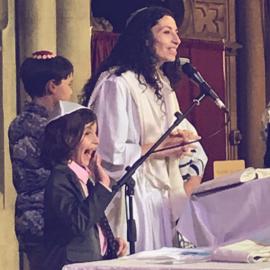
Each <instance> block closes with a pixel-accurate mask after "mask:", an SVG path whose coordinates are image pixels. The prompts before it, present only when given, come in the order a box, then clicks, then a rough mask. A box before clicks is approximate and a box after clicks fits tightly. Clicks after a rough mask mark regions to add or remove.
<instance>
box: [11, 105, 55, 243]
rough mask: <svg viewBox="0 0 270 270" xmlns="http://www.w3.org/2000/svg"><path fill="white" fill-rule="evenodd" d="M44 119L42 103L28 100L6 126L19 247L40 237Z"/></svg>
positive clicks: (45, 172) (42, 224) (36, 240)
mask: <svg viewBox="0 0 270 270" xmlns="http://www.w3.org/2000/svg"><path fill="white" fill-rule="evenodd" d="M47 121H48V111H47V110H46V108H45V107H42V106H40V105H38V104H36V103H28V104H26V106H25V108H24V111H23V112H22V113H21V114H20V115H18V116H17V117H16V118H15V119H14V120H13V121H12V123H11V124H10V126H9V130H8V137H9V150H10V158H11V162H12V173H13V184H14V187H15V189H16V192H17V199H16V204H15V230H16V235H17V238H18V240H19V243H20V245H21V246H22V247H23V246H25V245H32V244H35V243H39V241H41V240H42V238H43V231H44V218H43V211H44V203H43V200H44V189H45V185H46V182H47V179H48V177H49V173H50V172H49V171H48V170H46V169H45V168H43V167H42V162H41V160H40V153H41V145H42V141H43V135H44V129H45V126H46V123H47Z"/></svg>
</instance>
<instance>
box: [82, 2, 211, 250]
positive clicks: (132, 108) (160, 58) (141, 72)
mask: <svg viewBox="0 0 270 270" xmlns="http://www.w3.org/2000/svg"><path fill="white" fill-rule="evenodd" d="M180 43H181V41H180V39H179V37H178V31H177V25H176V23H175V20H174V18H173V15H172V13H171V12H170V11H169V10H167V9H164V8H161V7H150V8H143V9H141V10H138V11H137V12H135V13H134V14H132V15H131V17H130V18H129V20H128V22H127V25H126V29H125V30H124V32H123V33H122V35H121V36H120V37H119V40H118V42H117V44H116V46H115V47H114V49H113V50H112V52H111V54H110V56H109V57H108V58H107V59H106V60H105V62H104V63H103V64H102V65H101V67H100V69H99V70H98V72H97V74H96V75H95V76H94V77H93V78H92V79H90V80H89V81H88V83H87V84H86V85H85V88H84V94H83V102H84V104H88V105H89V106H90V107H91V108H92V109H93V110H94V111H95V112H96V114H97V116H98V121H99V135H100V138H101V141H102V143H101V144H100V146H99V149H98V150H99V152H100V153H101V155H102V157H103V159H104V167H105V168H106V169H107V172H108V173H109V175H110V177H111V178H112V179H113V180H115V181H117V180H118V179H119V178H120V177H121V176H122V175H123V174H124V172H125V168H126V167H127V166H128V165H131V164H133V163H134V161H136V160H137V159H138V158H139V157H140V156H141V155H143V154H144V153H145V152H146V151H147V150H148V149H149V148H150V147H151V146H152V145H153V143H155V142H156V141H157V139H158V138H159V137H160V136H161V135H162V134H163V133H164V132H165V131H166V130H167V128H168V127H169V126H170V125H171V123H172V122H173V121H174V120H175V119H174V114H175V112H177V111H179V107H178V103H177V99H176V95H175V92H174V91H173V86H174V83H175V82H176V81H177V80H178V79H179V72H180V68H179V61H178V59H177V48H178V46H179V45H180ZM197 137H198V136H197V133H196V130H195V129H194V127H193V126H192V125H191V124H190V123H189V122H188V121H187V120H184V121H183V122H182V123H181V124H180V125H179V127H178V129H176V130H175V131H174V132H173V134H171V136H169V137H168V138H167V139H166V140H165V141H164V142H163V144H162V145H161V146H160V147H161V148H163V147H167V146H172V145H176V144H179V143H181V142H183V141H186V140H193V139H197ZM193 147H195V148H194V149H193ZM193 147H175V148H173V149H170V150H164V151H160V152H157V153H155V154H153V155H151V157H150V158H149V159H148V160H147V161H146V162H145V163H144V164H143V165H142V166H141V167H140V168H139V169H138V170H137V171H136V173H135V175H134V178H135V181H136V187H135V196H134V198H135V209H134V215H135V220H136V222H137V229H138V233H137V235H138V240H137V243H136V251H141V250H151V249H156V248H160V247H163V246H172V245H173V236H174V233H173V228H174V225H175V222H176V221H177V219H178V218H179V217H180V215H181V208H182V206H183V204H184V201H185V199H186V194H185V192H186V193H187V194H190V193H191V192H192V189H193V188H194V187H196V186H198V185H199V184H200V182H201V179H202V175H203V171H204V167H205V165H206V162H207V157H206V155H205V153H204V151H203V149H202V147H201V145H200V144H199V143H196V144H195V145H194V146H193ZM180 163H181V168H180V170H182V173H183V174H185V175H184V178H185V179H186V181H185V182H184V183H183V180H182V177H181V174H180V170H179V164H180ZM184 190H185V191H184ZM122 198H123V196H119V197H118V198H115V200H114V203H113V204H112V205H114V207H113V208H112V211H109V216H108V217H109V219H110V221H111V224H112V227H113V229H114V231H115V232H116V233H117V234H118V235H122V236H124V235H125V234H126V231H125V230H126V229H125V228H124V227H125V226H123V225H124V224H125V221H124V219H123V217H124V213H125V212H124V211H125V209H124V203H123V201H122ZM115 205H117V207H116V206H115ZM113 209H118V211H117V212H116V211H113Z"/></svg>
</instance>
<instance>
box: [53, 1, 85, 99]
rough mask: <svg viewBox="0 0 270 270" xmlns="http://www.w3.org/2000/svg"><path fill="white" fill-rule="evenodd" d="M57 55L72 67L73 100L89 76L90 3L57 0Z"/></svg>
mask: <svg viewBox="0 0 270 270" xmlns="http://www.w3.org/2000/svg"><path fill="white" fill-rule="evenodd" d="M56 6H57V53H58V54H60V55H63V56H65V57H67V58H68V59H69V60H71V62H72V63H73V65H74V81H73V100H74V101H77V98H78V95H79V94H80V93H81V89H82V87H83V85H84V84H85V82H86V81H87V79H88V78H89V76H90V1H86V0H76V1H74V0H57V1H56Z"/></svg>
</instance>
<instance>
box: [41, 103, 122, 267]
mask: <svg viewBox="0 0 270 270" xmlns="http://www.w3.org/2000/svg"><path fill="white" fill-rule="evenodd" d="M60 104H61V109H62V110H63V109H64V112H65V113H64V115H60V116H58V117H55V118H54V119H53V120H51V121H50V123H49V124H48V125H47V127H46V129H45V138H44V148H43V152H42V156H43V159H44V163H45V164H47V166H48V167H49V168H50V169H51V175H50V177H49V180H48V184H47V186H46V190H45V245H46V250H47V256H46V258H45V261H44V263H43V267H44V269H47V270H49V269H52V270H58V269H59V270H60V269H62V267H63V265H65V264H69V263H76V262H88V261H96V260H101V259H112V258H116V257H117V256H121V255H124V254H125V252H126V249H127V245H126V243H125V242H124V241H123V240H121V239H119V238H117V239H115V238H114V236H113V234H112V232H111V229H110V226H109V224H108V221H107V218H106V217H105V214H104V211H105V209H106V207H107V205H108V204H109V202H110V201H111V199H112V197H113V193H112V192H111V190H110V189H109V185H110V179H109V177H108V176H107V175H106V173H105V172H104V170H103V168H102V167H101V165H100V163H101V162H100V158H99V156H98V155H97V154H96V148H97V146H98V143H99V139H98V137H97V122H96V116H95V114H94V113H93V112H92V111H91V110H89V109H88V108H85V107H82V106H80V105H78V104H75V103H71V102H61V103H60ZM48 146H49V147H48Z"/></svg>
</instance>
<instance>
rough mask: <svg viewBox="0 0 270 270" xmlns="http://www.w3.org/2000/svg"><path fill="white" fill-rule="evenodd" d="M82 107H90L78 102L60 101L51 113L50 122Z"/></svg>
mask: <svg viewBox="0 0 270 270" xmlns="http://www.w3.org/2000/svg"><path fill="white" fill-rule="evenodd" d="M80 109H88V110H89V108H87V107H85V106H82V105H80V104H78V103H75V102H71V101H62V100H61V101H59V103H58V104H57V105H56V107H55V108H54V110H53V111H52V112H51V113H50V115H49V121H48V123H49V122H52V121H55V120H56V119H58V118H60V117H61V116H64V115H67V114H70V113H72V112H75V111H77V110H80Z"/></svg>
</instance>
